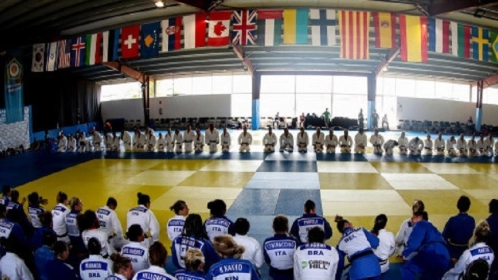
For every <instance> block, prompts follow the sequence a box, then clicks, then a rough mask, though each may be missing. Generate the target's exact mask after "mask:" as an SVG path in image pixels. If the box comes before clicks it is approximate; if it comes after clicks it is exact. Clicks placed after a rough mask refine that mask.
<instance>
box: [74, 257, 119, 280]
mask: <svg viewBox="0 0 498 280" xmlns="http://www.w3.org/2000/svg"><path fill="white" fill-rule="evenodd" d="M111 275H112V261H111V260H110V259H104V258H103V257H101V256H99V255H90V256H88V259H84V260H83V261H82V262H81V264H80V277H81V279H82V280H91V279H106V277H107V276H111Z"/></svg>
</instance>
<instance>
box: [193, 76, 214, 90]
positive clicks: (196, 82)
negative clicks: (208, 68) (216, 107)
mask: <svg viewBox="0 0 498 280" xmlns="http://www.w3.org/2000/svg"><path fill="white" fill-rule="evenodd" d="M212 82H213V77H212V76H201V77H192V94H193V95H203V94H212V93H213V86H212Z"/></svg>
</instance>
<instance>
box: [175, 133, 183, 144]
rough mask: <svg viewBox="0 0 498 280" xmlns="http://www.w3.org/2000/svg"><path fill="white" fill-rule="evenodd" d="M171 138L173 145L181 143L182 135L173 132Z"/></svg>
mask: <svg viewBox="0 0 498 280" xmlns="http://www.w3.org/2000/svg"><path fill="white" fill-rule="evenodd" d="M173 140H174V141H175V145H177V144H182V143H183V135H182V134H181V133H178V134H176V133H175V134H173Z"/></svg>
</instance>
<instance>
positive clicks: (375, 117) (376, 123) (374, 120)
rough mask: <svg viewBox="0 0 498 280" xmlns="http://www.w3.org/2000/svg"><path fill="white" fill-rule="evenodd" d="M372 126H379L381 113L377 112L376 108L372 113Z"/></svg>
mask: <svg viewBox="0 0 498 280" xmlns="http://www.w3.org/2000/svg"><path fill="white" fill-rule="evenodd" d="M371 118H372V128H374V129H375V128H379V114H377V111H376V110H374V111H373V113H372V116H371Z"/></svg>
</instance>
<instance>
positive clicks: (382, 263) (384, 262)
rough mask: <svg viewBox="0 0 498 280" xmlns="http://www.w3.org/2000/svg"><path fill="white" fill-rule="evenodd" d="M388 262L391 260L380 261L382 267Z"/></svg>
mask: <svg viewBox="0 0 498 280" xmlns="http://www.w3.org/2000/svg"><path fill="white" fill-rule="evenodd" d="M388 262H389V259H387V260H380V261H379V264H380V265H384V264H387V263H388Z"/></svg>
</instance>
